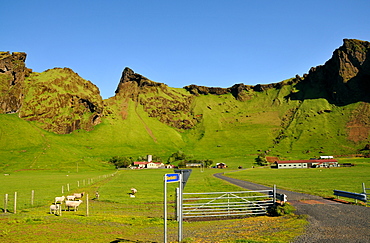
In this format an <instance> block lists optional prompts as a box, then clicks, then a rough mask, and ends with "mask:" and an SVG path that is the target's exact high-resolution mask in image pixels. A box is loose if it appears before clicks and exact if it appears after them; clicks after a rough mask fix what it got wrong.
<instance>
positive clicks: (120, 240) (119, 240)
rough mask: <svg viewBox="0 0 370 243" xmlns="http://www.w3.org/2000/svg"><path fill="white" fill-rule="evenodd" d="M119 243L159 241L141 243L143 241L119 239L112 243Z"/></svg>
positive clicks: (146, 242) (147, 242)
mask: <svg viewBox="0 0 370 243" xmlns="http://www.w3.org/2000/svg"><path fill="white" fill-rule="evenodd" d="M118 242H136V243H158V242H157V241H141V240H135V241H133V240H127V239H121V238H117V239H116V240H114V241H111V242H110V243H118Z"/></svg>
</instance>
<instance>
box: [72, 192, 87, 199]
mask: <svg viewBox="0 0 370 243" xmlns="http://www.w3.org/2000/svg"><path fill="white" fill-rule="evenodd" d="M84 194H85V193H84V192H80V193H73V196H75V199H80V198H82V197H83V196H84Z"/></svg>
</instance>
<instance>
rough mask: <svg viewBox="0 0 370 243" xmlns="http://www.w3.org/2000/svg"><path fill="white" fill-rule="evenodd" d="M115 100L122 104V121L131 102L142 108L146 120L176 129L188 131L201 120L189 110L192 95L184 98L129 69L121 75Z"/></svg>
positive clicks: (180, 94) (161, 84) (182, 95)
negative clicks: (146, 117)
mask: <svg viewBox="0 0 370 243" xmlns="http://www.w3.org/2000/svg"><path fill="white" fill-rule="evenodd" d="M114 99H115V101H116V102H117V103H118V104H121V111H120V112H121V113H122V114H124V115H123V116H122V117H123V118H124V119H125V117H126V115H127V111H126V108H125V107H127V100H128V99H131V100H132V101H134V102H136V104H137V105H138V104H140V105H142V106H143V108H144V111H146V112H147V113H148V116H149V117H154V118H157V119H158V120H159V121H161V122H163V123H165V124H167V125H169V126H172V127H175V128H178V129H182V130H184V129H190V128H192V127H194V126H195V125H196V124H197V123H198V122H199V120H200V117H199V116H196V115H194V113H193V111H192V108H191V103H192V100H193V96H192V95H184V94H182V93H181V92H177V91H176V90H174V89H172V88H170V87H168V86H167V85H165V84H163V83H157V82H154V81H151V80H149V79H147V78H146V77H144V76H142V75H140V74H137V73H135V72H134V71H133V70H132V69H130V68H128V67H126V68H125V69H124V70H123V72H122V77H121V80H120V82H119V84H118V87H117V90H116V95H115V97H114Z"/></svg>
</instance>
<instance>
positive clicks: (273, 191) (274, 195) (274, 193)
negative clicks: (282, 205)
mask: <svg viewBox="0 0 370 243" xmlns="http://www.w3.org/2000/svg"><path fill="white" fill-rule="evenodd" d="M272 195H273V199H272V201H273V203H274V205H275V204H276V185H274V187H273V189H272Z"/></svg>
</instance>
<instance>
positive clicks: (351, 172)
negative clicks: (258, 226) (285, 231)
mask: <svg viewBox="0 0 370 243" xmlns="http://www.w3.org/2000/svg"><path fill="white" fill-rule="evenodd" d="M339 162H340V163H344V162H346V163H354V164H355V166H353V167H339V168H330V169H326V168H310V169H270V168H269V167H258V168H255V169H249V170H243V171H238V172H230V173H227V174H226V175H227V176H229V177H233V178H237V179H241V180H247V181H252V182H256V183H260V184H264V185H267V186H273V185H276V186H277V187H278V188H281V189H288V190H293V191H297V192H302V193H308V194H312V195H318V196H322V197H333V190H343V191H349V192H357V193H362V183H365V185H370V177H369V173H370V159H356V158H354V159H341V160H340V161H339ZM348 200H350V199H348ZM350 201H351V200H350Z"/></svg>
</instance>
